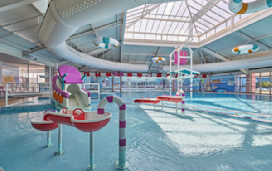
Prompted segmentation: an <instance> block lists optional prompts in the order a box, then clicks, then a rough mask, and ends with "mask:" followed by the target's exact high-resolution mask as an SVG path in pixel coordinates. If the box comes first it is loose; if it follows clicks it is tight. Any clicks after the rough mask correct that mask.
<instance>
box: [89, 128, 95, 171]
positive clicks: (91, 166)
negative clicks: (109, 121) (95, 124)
mask: <svg viewBox="0 0 272 171" xmlns="http://www.w3.org/2000/svg"><path fill="white" fill-rule="evenodd" d="M95 168H96V165H95V164H94V152H93V132H90V166H88V170H93V169H95Z"/></svg>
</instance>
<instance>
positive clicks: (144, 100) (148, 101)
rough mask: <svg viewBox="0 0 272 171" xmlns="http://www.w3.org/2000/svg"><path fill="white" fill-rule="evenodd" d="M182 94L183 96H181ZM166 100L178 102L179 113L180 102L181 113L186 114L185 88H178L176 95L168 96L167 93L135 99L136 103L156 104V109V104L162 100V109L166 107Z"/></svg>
mask: <svg viewBox="0 0 272 171" xmlns="http://www.w3.org/2000/svg"><path fill="white" fill-rule="evenodd" d="M180 94H181V97H180ZM164 101H166V102H171V103H176V113H178V103H181V113H182V115H184V114H185V94H184V91H183V90H178V91H177V92H176V96H167V95H163V96H158V97H156V98H140V99H135V100H134V102H135V103H139V104H141V103H143V104H154V109H155V105H156V104H158V103H160V102H162V103H161V110H163V107H164V103H163V102H164Z"/></svg>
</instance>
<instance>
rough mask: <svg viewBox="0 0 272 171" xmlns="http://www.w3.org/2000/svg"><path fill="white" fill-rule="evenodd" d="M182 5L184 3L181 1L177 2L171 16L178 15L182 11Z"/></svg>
mask: <svg viewBox="0 0 272 171" xmlns="http://www.w3.org/2000/svg"><path fill="white" fill-rule="evenodd" d="M181 3H182V2H181V1H177V2H175V3H174V6H173V9H172V11H171V15H177V13H178V11H179V9H180V6H181Z"/></svg>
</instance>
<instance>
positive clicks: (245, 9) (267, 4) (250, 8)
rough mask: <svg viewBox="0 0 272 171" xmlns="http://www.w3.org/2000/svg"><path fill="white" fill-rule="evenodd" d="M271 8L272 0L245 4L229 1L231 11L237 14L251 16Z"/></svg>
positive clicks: (238, 1)
mask: <svg viewBox="0 0 272 171" xmlns="http://www.w3.org/2000/svg"><path fill="white" fill-rule="evenodd" d="M271 7H272V1H271V0H256V1H254V2H250V3H244V2H243V0H229V10H230V11H232V12H233V13H235V14H250V13H254V12H258V11H261V10H265V9H268V8H271Z"/></svg>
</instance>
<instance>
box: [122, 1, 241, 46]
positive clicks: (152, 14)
mask: <svg viewBox="0 0 272 171" xmlns="http://www.w3.org/2000/svg"><path fill="white" fill-rule="evenodd" d="M202 2H203V4H201V3H200V2H198V1H197V0H190V1H187V0H183V1H175V2H168V3H163V4H146V5H142V6H140V7H137V8H134V9H130V10H128V11H127V16H128V17H127V21H126V29H125V36H124V38H125V39H129V40H133V39H135V40H137V41H141V40H142V41H146V40H147V41H150V40H152V39H150V37H151V36H150V35H154V36H153V37H154V41H157V40H158V38H159V37H160V41H161V42H169V41H171V40H170V38H169V37H173V36H176V37H177V40H180V39H183V38H181V37H184V36H185V37H187V39H189V37H190V36H192V37H194V42H196V43H200V42H201V41H203V37H205V39H207V38H208V37H211V36H212V35H214V34H216V33H218V32H221V31H222V30H224V29H227V28H228V27H229V23H230V20H231V26H233V25H234V24H235V22H239V21H241V20H242V19H243V18H246V17H241V16H240V15H239V16H237V14H232V13H231V12H230V11H229V10H228V9H225V7H226V6H228V2H227V1H226V0H211V1H207V0H202ZM200 7H201V8H200ZM221 13H224V14H221ZM132 14H135V15H136V16H133V15H132ZM225 16H226V17H225ZM237 17H238V18H237ZM194 19H195V20H194ZM192 21H193V22H194V26H193V35H190V32H189V31H188V28H189V27H188V26H189V23H190V22H192ZM138 27H140V29H138ZM177 29H179V30H177ZM211 33H212V34H211ZM126 35H128V36H126ZM131 35H132V36H131ZM131 37H132V38H131ZM196 39H197V40H198V41H196Z"/></svg>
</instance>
